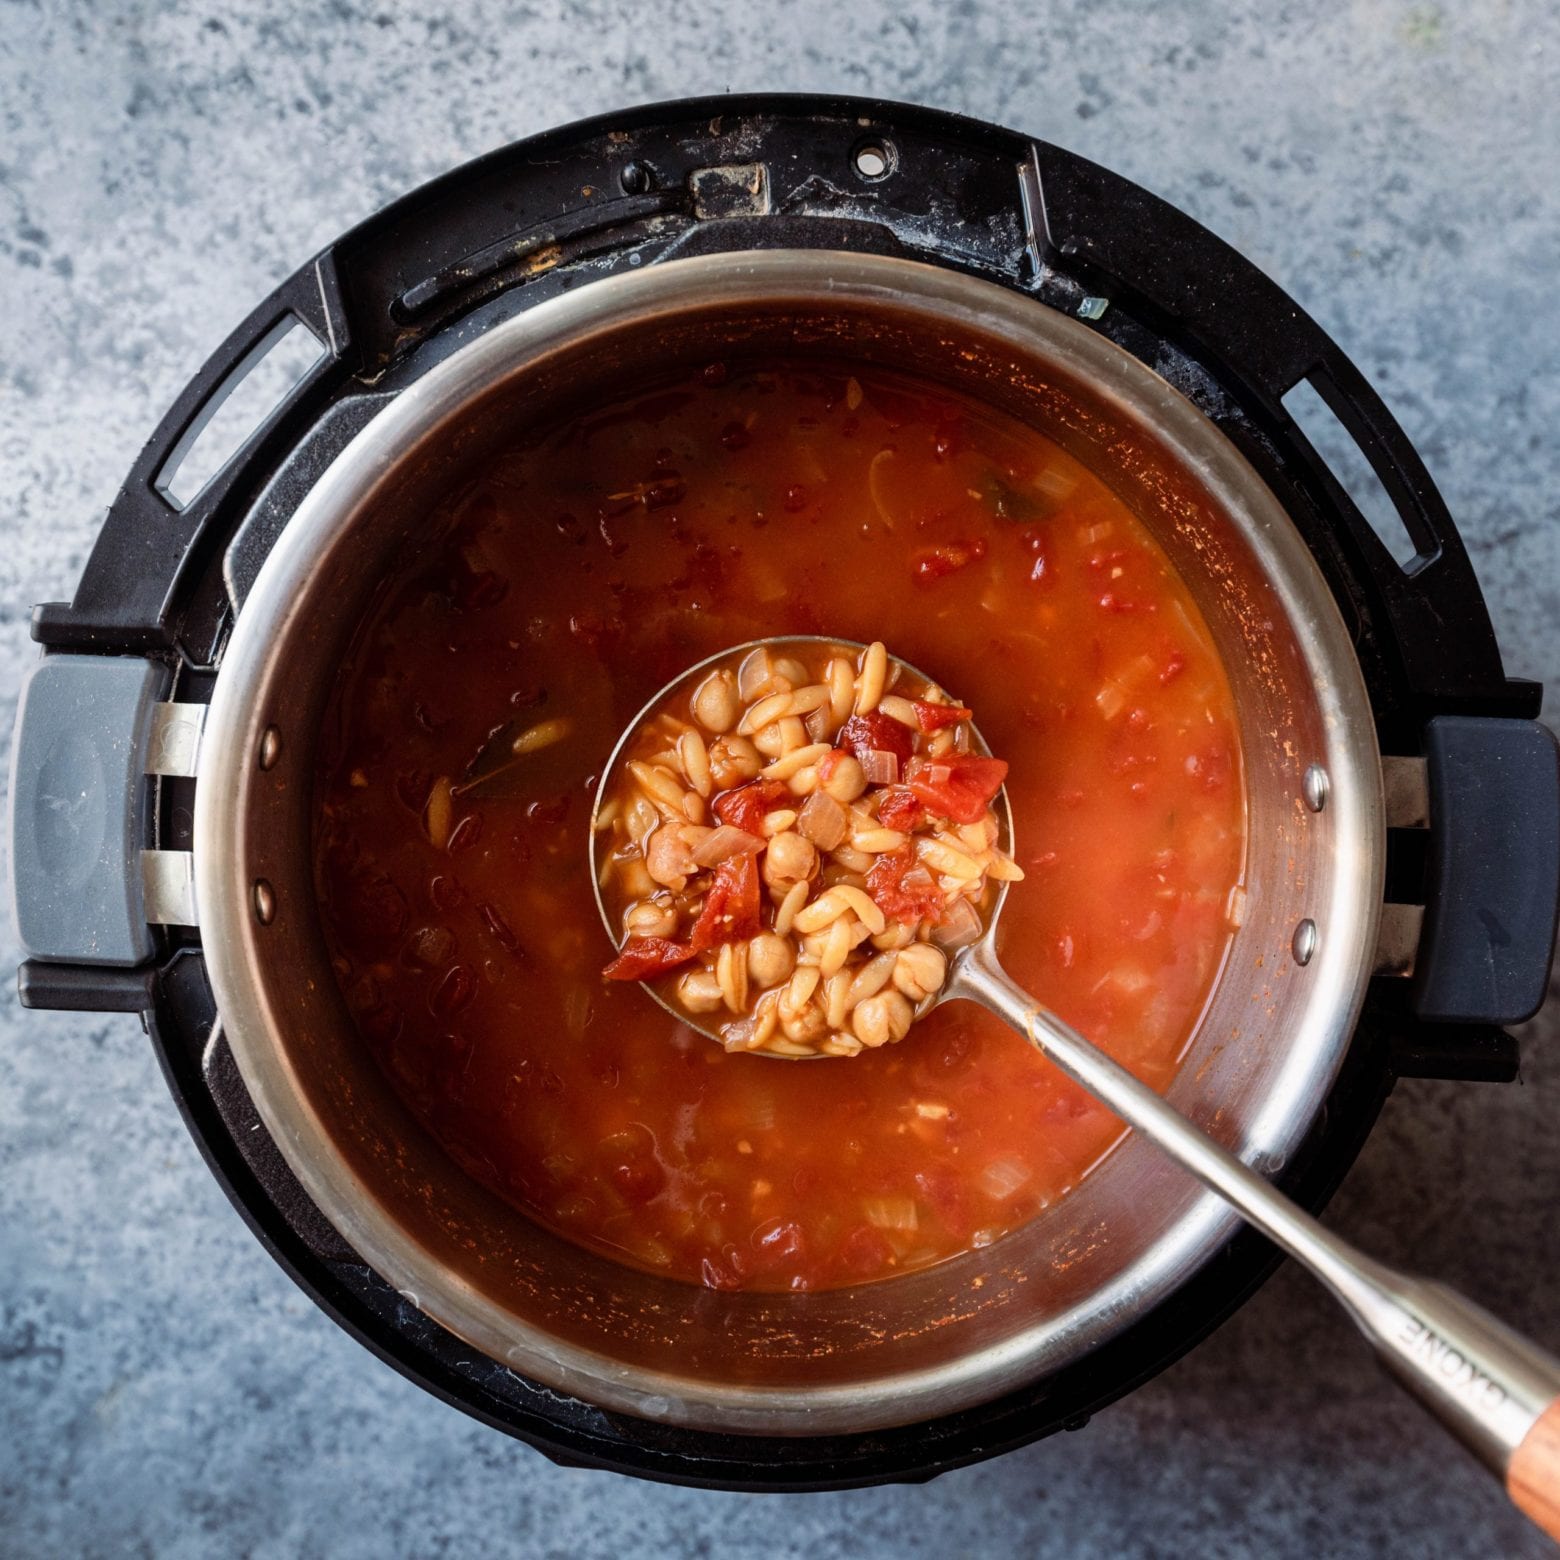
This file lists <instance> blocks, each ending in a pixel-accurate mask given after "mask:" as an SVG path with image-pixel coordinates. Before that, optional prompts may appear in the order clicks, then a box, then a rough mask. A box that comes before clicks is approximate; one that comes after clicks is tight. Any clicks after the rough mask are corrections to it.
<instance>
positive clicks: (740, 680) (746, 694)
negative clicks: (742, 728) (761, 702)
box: [737, 645, 774, 704]
mask: <svg viewBox="0 0 1560 1560" xmlns="http://www.w3.org/2000/svg"><path fill="white" fill-rule="evenodd" d="M773 676H774V662H773V661H772V660H771V659H770V655H769V652H768V650H766V649H765V648H764V647H763V646H762V645H760V646H759V647H758V649H757V650H754V651H753V652H752V653H751V654H749V655H748V656H747V657H745V658H744V660H743V662H742V665H741V666H740V667H739V668H738V669H737V692H738V693H739V694H740V695H741V697H742V701H743V703H744V704H746V703H750V702H751V701H752V700H753V699H756V698H757V697H758V696H759V693H760V691H767V689H768V687H769V682H770V679H771V678H772V677H773Z"/></svg>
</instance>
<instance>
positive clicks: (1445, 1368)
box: [947, 940, 1560, 1539]
mask: <svg viewBox="0 0 1560 1560" xmlns="http://www.w3.org/2000/svg"><path fill="white" fill-rule="evenodd" d="M947 995H948V997H950V998H951V997H965V998H968V999H969V1000H970V1001H973V1002H978V1003H980V1005H981V1006H982V1007H984V1008H986V1009H988V1010H989V1011H990V1012H992V1013H994V1014H996V1015H997V1017H998V1018H1001V1019H1003V1020H1004V1021H1005V1022H1006V1023H1008V1024H1010V1025H1012V1027H1013V1028H1014V1029H1016V1030H1017V1031H1018V1032H1019V1033H1020V1034H1021V1035H1023V1036H1024V1037H1025V1038H1026V1039H1027V1040H1028V1041H1029V1043H1030V1044H1031V1045H1033V1046H1034V1047H1035V1049H1036V1050H1038V1051H1040V1052H1042V1053H1043V1054H1044V1055H1045V1056H1047V1057H1049V1058H1050V1060H1051V1061H1052V1062H1054V1063H1055V1064H1056V1066H1057V1067H1059V1068H1060V1069H1061V1070H1062V1072H1064V1073H1065V1074H1066V1075H1067V1076H1068V1077H1069V1078H1071V1079H1072V1080H1073V1081H1074V1082H1075V1083H1078V1084H1080V1085H1081V1086H1082V1087H1083V1088H1085V1089H1087V1090H1088V1091H1089V1093H1090V1094H1092V1095H1093V1096H1094V1097H1095V1098H1096V1099H1098V1100H1099V1101H1100V1102H1101V1103H1102V1104H1104V1105H1107V1106H1109V1107H1110V1109H1111V1110H1112V1111H1114V1112H1115V1114H1116V1115H1118V1116H1120V1117H1121V1119H1122V1120H1123V1121H1125V1122H1126V1123H1127V1125H1128V1126H1130V1127H1133V1128H1135V1129H1136V1130H1137V1131H1139V1132H1141V1133H1142V1134H1143V1135H1144V1137H1146V1138H1148V1139H1149V1140H1150V1141H1152V1142H1153V1143H1155V1144H1157V1145H1158V1146H1159V1147H1160V1148H1162V1149H1163V1150H1164V1151H1165V1152H1166V1153H1168V1154H1169V1155H1170V1156H1171V1158H1173V1159H1175V1160H1176V1161H1177V1162H1178V1163H1179V1164H1180V1165H1182V1166H1183V1167H1184V1168H1185V1169H1187V1170H1189V1171H1191V1173H1192V1174H1193V1175H1195V1176H1196V1177H1197V1178H1198V1180H1200V1181H1201V1182H1202V1183H1203V1184H1204V1185H1205V1186H1207V1187H1209V1188H1211V1189H1212V1190H1213V1191H1215V1192H1217V1193H1218V1194H1219V1195H1220V1196H1221V1197H1223V1198H1224V1199H1225V1201H1226V1202H1228V1203H1229V1204H1230V1205H1231V1206H1232V1207H1234V1208H1235V1209H1237V1210H1238V1211H1239V1212H1240V1213H1241V1214H1242V1215H1243V1216H1244V1217H1245V1218H1246V1220H1247V1221H1248V1222H1249V1223H1250V1224H1252V1225H1253V1226H1254V1227H1255V1228H1257V1229H1259V1230H1260V1231H1261V1232H1262V1233H1263V1234H1264V1235H1266V1236H1267V1237H1268V1238H1269V1239H1270V1240H1272V1241H1274V1242H1275V1243H1276V1244H1277V1245H1278V1246H1280V1247H1281V1248H1282V1249H1283V1250H1284V1251H1286V1252H1288V1254H1289V1255H1290V1256H1292V1257H1293V1258H1294V1259H1295V1260H1296V1261H1297V1262H1299V1263H1301V1264H1302V1265H1303V1266H1305V1267H1307V1268H1309V1269H1310V1270H1311V1272H1312V1273H1314V1274H1315V1275H1316V1276H1317V1277H1318V1278H1319V1279H1320V1280H1321V1281H1322V1283H1323V1284H1325V1285H1326V1286H1327V1288H1328V1289H1329V1290H1331V1291H1332V1293H1333V1295H1334V1296H1335V1297H1336V1298H1337V1299H1338V1300H1339V1301H1340V1302H1341V1303H1342V1305H1343V1306H1344V1308H1345V1309H1346V1310H1347V1311H1348V1312H1349V1314H1350V1316H1352V1317H1353V1319H1354V1322H1355V1324H1356V1325H1357V1326H1358V1327H1359V1329H1360V1331H1361V1332H1363V1333H1364V1334H1365V1336H1366V1338H1367V1339H1368V1340H1369V1341H1370V1343H1371V1346H1372V1347H1373V1348H1374V1349H1375V1350H1376V1353H1377V1355H1378V1356H1379V1358H1380V1359H1381V1362H1382V1364H1383V1365H1385V1366H1386V1368H1387V1370H1388V1371H1390V1372H1391V1374H1392V1375H1393V1376H1395V1377H1396V1378H1397V1380H1398V1381H1399V1382H1400V1383H1401V1384H1402V1385H1403V1386H1405V1387H1406V1388H1407V1389H1408V1390H1409V1391H1410V1392H1412V1393H1413V1394H1414V1396H1415V1397H1417V1398H1418V1399H1419V1400H1420V1402H1421V1403H1422V1404H1424V1406H1425V1407H1426V1408H1428V1409H1429V1410H1430V1412H1431V1413H1433V1414H1434V1415H1435V1416H1436V1418H1438V1419H1439V1420H1440V1421H1441V1422H1442V1423H1443V1424H1444V1425H1445V1426H1446V1427H1447V1429H1449V1430H1450V1431H1451V1432H1452V1434H1453V1435H1455V1436H1457V1438H1458V1439H1459V1440H1461V1441H1462V1442H1463V1443H1464V1444H1465V1445H1466V1446H1467V1447H1468V1448H1469V1449H1470V1450H1471V1451H1473V1452H1474V1453H1475V1454H1476V1455H1477V1456H1478V1457H1479V1458H1480V1460H1481V1461H1483V1462H1484V1463H1485V1465H1486V1466H1487V1467H1489V1468H1490V1470H1491V1471H1492V1472H1493V1473H1495V1475H1496V1476H1497V1477H1498V1478H1501V1479H1503V1480H1505V1481H1506V1487H1507V1490H1508V1492H1509V1494H1510V1496H1511V1498H1512V1500H1513V1501H1514V1502H1515V1503H1516V1505H1517V1506H1518V1507H1519V1508H1520V1509H1521V1510H1522V1511H1523V1512H1525V1513H1526V1514H1527V1516H1529V1517H1530V1518H1532V1520H1533V1521H1534V1522H1536V1523H1537V1524H1538V1525H1539V1526H1540V1527H1541V1528H1543V1529H1544V1531H1545V1532H1547V1533H1548V1534H1549V1535H1550V1536H1551V1537H1552V1538H1557V1539H1560V1361H1557V1360H1555V1359H1554V1358H1553V1357H1552V1356H1550V1355H1548V1354H1546V1353H1545V1352H1544V1351H1543V1350H1542V1349H1540V1348H1538V1346H1537V1345H1536V1344H1533V1343H1531V1342H1530V1341H1529V1340H1528V1339H1526V1338H1523V1337H1522V1336H1521V1335H1520V1334H1518V1333H1515V1332H1513V1331H1512V1330H1511V1329H1510V1328H1509V1327H1507V1326H1506V1325H1505V1324H1504V1323H1503V1322H1500V1321H1497V1320H1496V1319H1495V1318H1494V1317H1493V1316H1491V1315H1490V1314H1489V1313H1488V1312H1487V1311H1484V1310H1482V1309H1481V1308H1480V1307H1479V1306H1476V1305H1474V1304H1473V1302H1472V1301H1470V1300H1465V1299H1463V1297H1462V1296H1461V1295H1459V1294H1457V1293H1455V1292H1454V1291H1453V1290H1450V1289H1448V1288H1446V1287H1445V1286H1444V1285H1441V1284H1435V1283H1430V1282H1428V1281H1426V1280H1424V1279H1418V1278H1411V1277H1409V1276H1407V1275H1406V1274H1401V1273H1397V1272H1394V1271H1393V1270H1392V1269H1391V1268H1389V1267H1386V1266H1384V1265H1383V1264H1382V1263H1379V1262H1377V1261H1375V1260H1374V1259H1373V1258H1371V1257H1367V1256H1366V1255H1365V1254H1364V1253H1363V1252H1360V1251H1357V1250H1356V1249H1355V1248H1354V1247H1353V1246H1351V1245H1350V1244H1349V1243H1348V1242H1347V1241H1344V1240H1341V1239H1339V1237H1338V1236H1336V1235H1334V1234H1333V1233H1332V1232H1331V1231H1330V1230H1328V1229H1326V1228H1324V1227H1323V1226H1322V1225H1321V1224H1319V1223H1318V1222H1317V1221H1316V1220H1315V1219H1313V1218H1312V1217H1311V1215H1310V1214H1308V1213H1306V1212H1305V1210H1304V1209H1302V1208H1300V1207H1298V1206H1297V1205H1296V1204H1295V1203H1293V1202H1291V1201H1290V1200H1289V1199H1288V1198H1287V1197H1285V1196H1284V1195H1283V1193H1282V1192H1279V1191H1278V1190H1276V1189H1275V1188H1274V1187H1273V1186H1272V1185H1270V1184H1269V1183H1268V1182H1267V1181H1266V1180H1264V1179H1263V1177H1262V1176H1260V1175H1258V1174H1257V1173H1256V1172H1255V1171H1254V1170H1252V1169H1250V1168H1249V1167H1248V1166H1246V1165H1245V1164H1243V1163H1242V1162H1241V1161H1240V1160H1239V1159H1237V1158H1236V1157H1235V1156H1234V1155H1233V1154H1232V1153H1230V1152H1229V1151H1228V1150H1227V1149H1224V1148H1222V1147H1220V1146H1219V1144H1217V1143H1215V1142H1214V1141H1213V1140H1212V1138H1210V1137H1208V1136H1207V1135H1206V1134H1205V1133H1204V1132H1203V1131H1202V1130H1201V1129H1200V1128H1198V1127H1195V1126H1193V1125H1192V1123H1191V1122H1189V1121H1188V1120H1187V1119H1186V1118H1185V1117H1184V1116H1182V1115H1181V1114H1180V1113H1179V1112H1178V1111H1176V1110H1173V1109H1172V1108H1171V1107H1170V1106H1169V1105H1167V1104H1166V1103H1165V1102H1164V1100H1163V1099H1161V1098H1160V1096H1159V1095H1158V1094H1156V1093H1155V1092H1154V1090H1152V1089H1151V1088H1149V1087H1148V1085H1147V1084H1145V1083H1142V1082H1141V1081H1139V1080H1138V1079H1137V1078H1135V1077H1134V1076H1133V1075H1132V1074H1131V1073H1130V1072H1128V1071H1127V1069H1126V1068H1125V1067H1122V1066H1121V1065H1120V1064H1119V1063H1118V1062H1114V1061H1112V1060H1111V1058H1110V1057H1108V1056H1106V1055H1105V1053H1104V1052H1103V1051H1101V1050H1099V1049H1098V1048H1097V1047H1095V1046H1093V1045H1091V1044H1090V1043H1089V1042H1088V1041H1087V1040H1085V1039H1084V1037H1083V1036H1082V1035H1080V1034H1079V1033H1078V1032H1077V1030H1075V1029H1073V1028H1071V1027H1070V1026H1068V1025H1067V1024H1064V1023H1063V1022H1062V1020H1061V1019H1059V1018H1058V1017H1057V1016H1056V1015H1055V1014H1054V1013H1051V1012H1048V1011H1047V1010H1046V1009H1045V1008H1043V1007H1041V1005H1040V1004H1039V1003H1038V1002H1036V1001H1035V999H1034V998H1033V997H1031V996H1030V995H1029V993H1028V992H1026V991H1025V990H1024V989H1023V987H1021V986H1019V985H1018V984H1017V983H1016V982H1015V981H1013V980H1012V979H1010V978H1009V976H1008V975H1007V973H1006V972H1005V971H1004V970H1003V969H1002V967H1001V965H999V964H998V963H997V959H996V955H995V953H994V952H993V950H992V948H991V944H990V942H989V941H985V940H983V941H982V942H980V943H977V944H976V945H975V946H974V947H972V948H970V949H968V950H967V951H966V952H965V953H964V954H963V955H962V956H961V957H960V958H959V959H958V961H957V962H956V963H955V965H954V971H953V977H952V980H951V982H950V984H949V987H948V991H947Z"/></svg>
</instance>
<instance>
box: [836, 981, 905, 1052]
mask: <svg viewBox="0 0 1560 1560" xmlns="http://www.w3.org/2000/svg"><path fill="white" fill-rule="evenodd" d="M914 1017H915V1015H914V1014H913V1013H912V1012H911V1011H910V1004H909V1003H908V1002H907V1001H905V999H904V996H903V995H902V994H901V993H900V992H897V991H884V992H880V993H879V994H878V995H877V996H875V997H868V998H867V1000H866V1001H865V1002H859V1003H857V1004H856V1010H855V1011H854V1012H853V1013H852V1014H851V1015H850V1027H851V1029H852V1030H853V1031H854V1032H855V1035H856V1038H857V1039H858V1040H859V1041H860V1042H861V1043H862V1044H863V1045H865V1046H874V1047H875V1046H880V1045H887V1044H888V1043H889V1042H890V1041H891V1040H903V1039H904V1037H905V1036H906V1035H907V1034H908V1033H909V1032H910V1025H911V1022H912V1021H913V1019H914Z"/></svg>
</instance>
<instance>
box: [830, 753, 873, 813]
mask: <svg viewBox="0 0 1560 1560" xmlns="http://www.w3.org/2000/svg"><path fill="white" fill-rule="evenodd" d="M822 789H823V793H824V795H825V796H832V797H833V798H834V800H835V801H837V802H844V803H846V804H847V805H848V804H849V803H851V802H853V801H855V800H856V798H857V797H858V796H860V795H861V794H862V793H863V792H864V791H865V790H866V789H867V777H866V776H865V775H864V774H863V773H862V772H861V765H860V764H859V763H858V762H857V761H856V758H855V755H854V754H851V753H844V754H842V755H841V756H840V758H839V759H838V760H837V762H836V763H835V765H834V767H833V769H831V770H830V771H829V778H828V779H827V780H825V781H824V782H823V787H822Z"/></svg>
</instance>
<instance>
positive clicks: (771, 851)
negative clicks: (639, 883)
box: [651, 829, 818, 888]
mask: <svg viewBox="0 0 1560 1560" xmlns="http://www.w3.org/2000/svg"><path fill="white" fill-rule="evenodd" d="M817 870H818V849H817V847H816V846H815V845H814V844H813V842H812V841H811V840H808V839H803V838H802V836H801V835H800V834H798V833H796V831H795V830H794V829H787V830H786V831H785V833H783V834H777V835H775V837H774V838H773V839H772V840H770V842H769V847H768V849H767V850H765V852H764V881H765V882H766V883H767V884H769V886H770V887H771V888H775V887H778V886H779V885H780V884H783V883H804V882H806V881H807V879H808V878H810V877H811V876H812V875H813V873H814V872H816V871H817ZM651 871H652V872H654V868H653V867H652V868H651Z"/></svg>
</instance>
